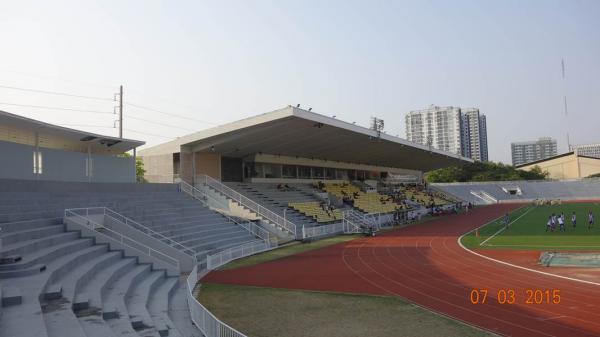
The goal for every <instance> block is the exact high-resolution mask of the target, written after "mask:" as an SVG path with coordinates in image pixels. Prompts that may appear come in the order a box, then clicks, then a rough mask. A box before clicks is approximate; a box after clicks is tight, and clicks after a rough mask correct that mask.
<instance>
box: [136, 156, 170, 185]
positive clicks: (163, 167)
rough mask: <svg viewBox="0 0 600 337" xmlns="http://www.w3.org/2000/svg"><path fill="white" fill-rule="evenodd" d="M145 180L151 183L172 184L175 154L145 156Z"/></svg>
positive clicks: (143, 158)
mask: <svg viewBox="0 0 600 337" xmlns="http://www.w3.org/2000/svg"><path fill="white" fill-rule="evenodd" d="M141 158H142V162H143V163H144V169H145V170H146V173H144V178H146V180H147V181H148V182H151V183H172V182H173V174H174V172H173V154H172V153H167V154H161V155H149V156H143V157H141Z"/></svg>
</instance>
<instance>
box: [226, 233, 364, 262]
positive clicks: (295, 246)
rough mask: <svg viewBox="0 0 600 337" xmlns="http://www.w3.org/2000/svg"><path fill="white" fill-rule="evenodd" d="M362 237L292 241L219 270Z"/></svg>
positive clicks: (270, 259)
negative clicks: (305, 241)
mask: <svg viewBox="0 0 600 337" xmlns="http://www.w3.org/2000/svg"><path fill="white" fill-rule="evenodd" d="M361 236H362V235H358V234H354V235H338V236H333V237H330V238H326V239H322V240H317V241H313V242H309V243H302V242H299V241H294V242H292V243H290V244H287V245H285V246H282V247H281V248H277V249H274V250H270V251H268V252H265V253H261V254H257V255H252V256H248V257H245V258H242V259H238V260H235V261H232V262H230V263H228V264H226V265H225V266H223V267H222V268H221V269H235V268H240V267H246V266H253V265H255V264H259V263H264V262H269V261H273V260H277V259H281V258H284V257H287V256H291V255H295V254H299V253H303V252H307V251H310V250H314V249H319V248H323V247H328V246H331V245H335V244H338V243H342V242H347V241H350V240H354V239H356V238H359V237H361Z"/></svg>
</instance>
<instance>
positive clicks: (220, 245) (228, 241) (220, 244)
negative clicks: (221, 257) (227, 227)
mask: <svg viewBox="0 0 600 337" xmlns="http://www.w3.org/2000/svg"><path fill="white" fill-rule="evenodd" d="M253 239H254V238H253V237H252V236H250V235H247V234H242V235H231V236H227V237H224V238H220V239H214V240H210V241H208V242H204V243H199V244H197V245H195V246H192V247H190V248H192V249H193V250H194V251H196V252H202V251H212V250H215V249H218V250H223V249H224V247H227V248H228V247H231V246H236V245H240V244H243V243H246V242H251V241H253Z"/></svg>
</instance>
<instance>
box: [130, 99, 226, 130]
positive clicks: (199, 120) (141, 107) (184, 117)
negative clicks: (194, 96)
mask: <svg viewBox="0 0 600 337" xmlns="http://www.w3.org/2000/svg"><path fill="white" fill-rule="evenodd" d="M125 104H126V105H129V106H131V107H134V108H138V109H143V110H148V111H153V112H157V113H161V114H164V115H167V116H171V117H177V118H181V119H187V120H191V121H196V122H200V123H204V124H210V125H217V123H212V122H207V121H204V120H201V119H196V118H192V117H187V116H183V115H178V114H174V113H171V112H164V111H160V110H156V109H152V108H148V107H145V106H142V105H138V104H133V103H129V102H125Z"/></svg>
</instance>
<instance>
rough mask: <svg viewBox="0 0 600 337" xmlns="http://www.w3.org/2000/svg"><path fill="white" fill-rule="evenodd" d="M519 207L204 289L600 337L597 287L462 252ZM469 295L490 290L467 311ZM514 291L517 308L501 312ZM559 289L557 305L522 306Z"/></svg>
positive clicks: (292, 261) (332, 250)
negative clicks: (355, 297)
mask: <svg viewBox="0 0 600 337" xmlns="http://www.w3.org/2000/svg"><path fill="white" fill-rule="evenodd" d="M516 207H518V205H494V206H488V207H485V208H478V209H475V210H473V211H471V212H470V213H469V214H468V215H464V214H461V215H453V216H446V217H442V218H440V219H437V220H433V221H430V222H427V223H423V224H420V225H416V226H411V227H406V228H403V229H400V230H397V231H393V232H388V233H385V234H382V235H380V236H377V237H374V238H370V237H365V238H361V239H357V240H353V241H350V242H346V243H343V244H338V245H335V246H331V247H327V248H323V249H319V250H314V251H310V252H306V253H302V254H298V255H294V256H290V257H286V258H282V259H279V260H275V261H272V262H268V263H263V264H259V265H255V266H250V267H243V268H238V269H233V270H223V271H216V272H211V273H210V274H209V275H207V276H206V277H205V278H204V279H203V281H204V282H217V283H227V284H240V285H252V286H262V287H274V288H294V289H305V290H317V291H337V292H351V293H366V294H376V295H391V296H398V297H401V298H404V299H407V300H409V301H411V302H413V303H416V304H418V305H420V306H423V307H426V308H428V309H430V310H432V311H435V312H438V313H441V314H443V315H447V316H449V317H452V318H455V319H458V320H461V321H464V322H467V323H469V324H471V325H475V326H478V327H480V328H483V329H485V330H489V331H492V332H495V333H497V334H501V335H505V336H568V337H571V336H600V310H599V309H600V286H597V285H593V284H585V283H581V282H576V281H571V280H566V279H561V278H557V277H553V276H548V275H543V274H539V273H535V272H532V271H528V270H523V269H519V268H516V267H512V266H507V265H504V264H500V263H498V262H494V261H491V260H488V259H485V258H482V257H480V256H477V255H475V254H473V253H471V252H469V251H466V250H464V249H463V248H462V247H461V246H460V245H459V244H458V243H457V239H458V237H459V236H460V235H462V234H463V233H465V232H467V231H469V230H471V229H473V228H475V227H478V226H480V225H482V224H484V223H486V222H488V221H489V220H492V219H494V218H497V217H499V216H501V215H502V214H504V213H506V212H507V211H510V210H511V209H514V208H516ZM473 288H477V289H488V298H487V300H486V303H485V304H472V303H471V302H470V299H469V294H470V291H471V290H472V289H473ZM499 289H513V290H514V291H515V293H516V302H515V303H514V304H499V303H498V300H497V299H496V298H497V293H498V290H499ZM527 289H559V290H560V292H561V302H560V303H559V304H552V303H550V304H548V303H543V304H526V303H525V301H526V299H527V298H526V290H527Z"/></svg>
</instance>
